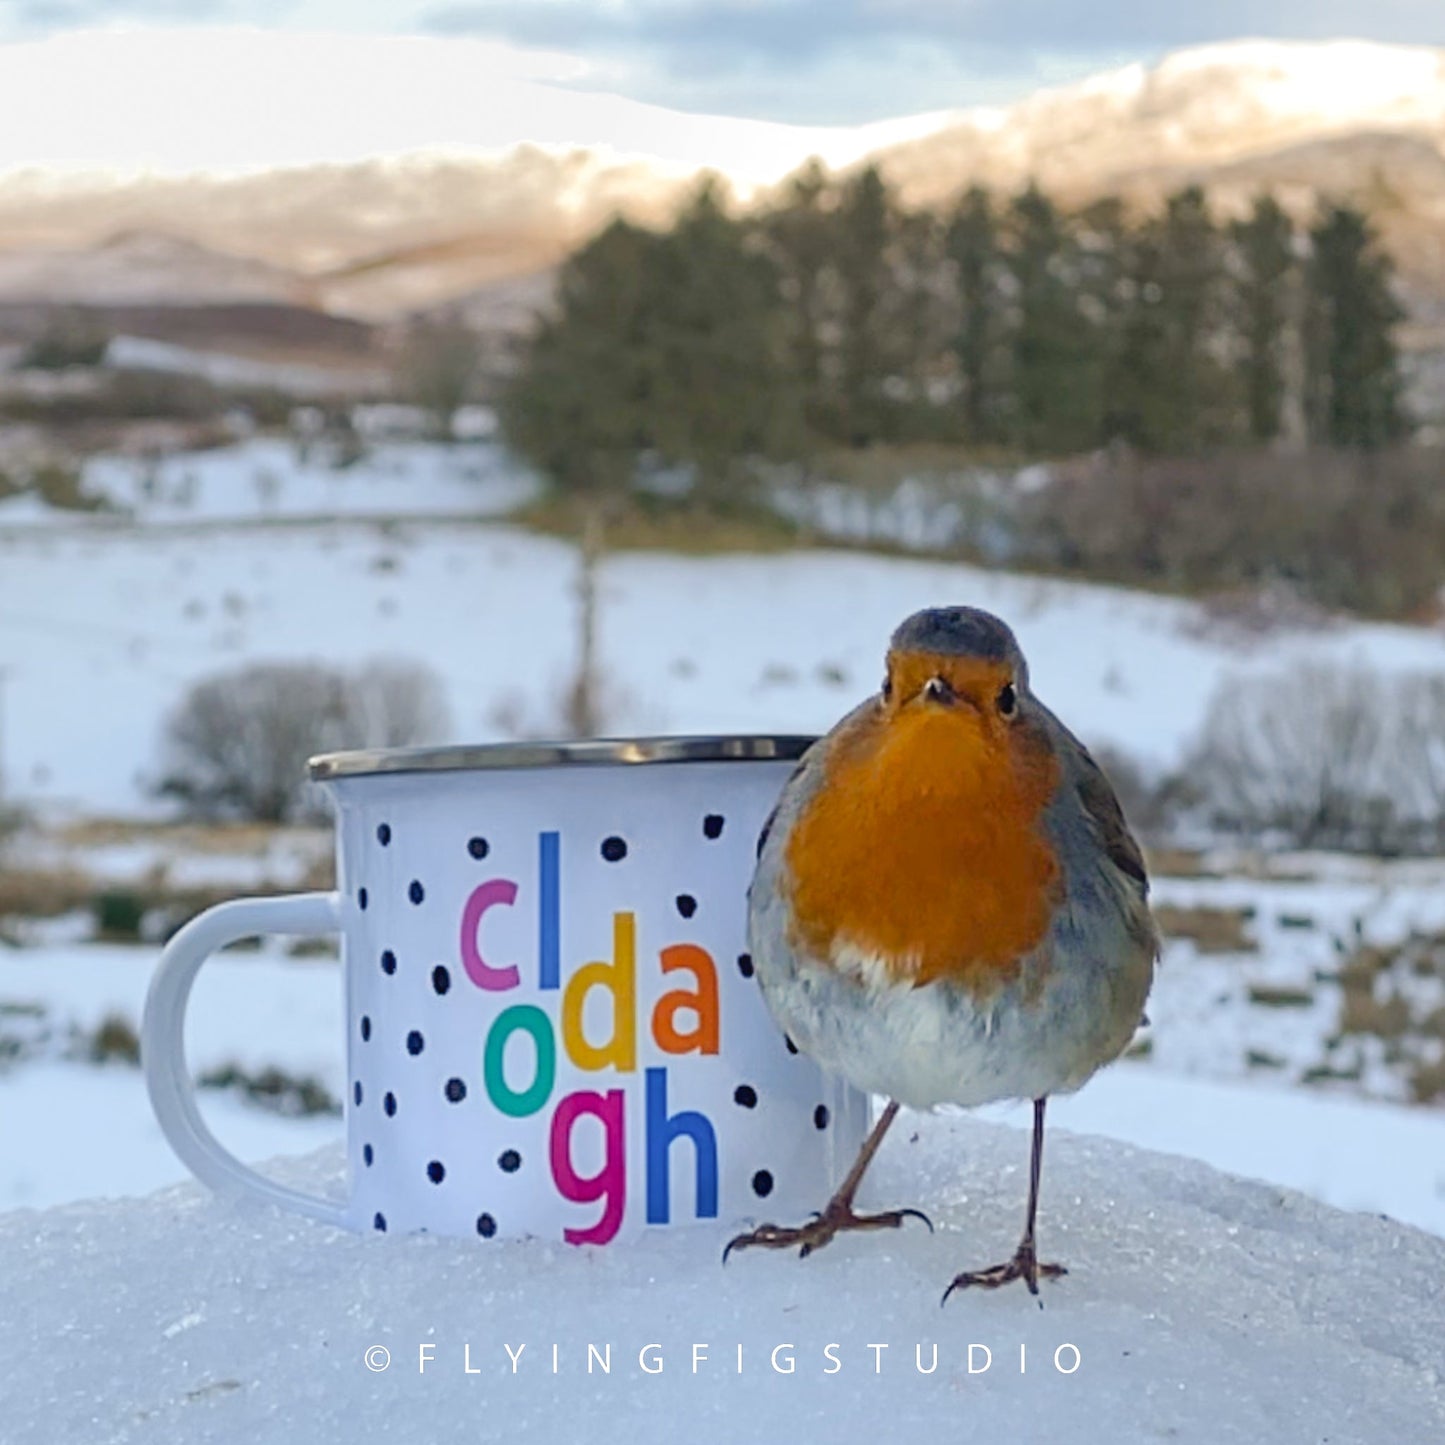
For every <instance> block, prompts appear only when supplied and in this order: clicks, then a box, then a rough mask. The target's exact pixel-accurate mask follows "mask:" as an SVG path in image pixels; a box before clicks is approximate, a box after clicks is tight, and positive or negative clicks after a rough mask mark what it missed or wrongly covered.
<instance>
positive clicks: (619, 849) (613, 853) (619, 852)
mask: <svg viewBox="0 0 1445 1445" xmlns="http://www.w3.org/2000/svg"><path fill="white" fill-rule="evenodd" d="M602 856H603V857H604V858H605V859H606V860H607V861H608V862H609V863H620V862H621V861H622V860H623V859H624V858H625V857H627V844H626V843H625V842H624V841H623V840H622V839H621V838H619V837H618V836H617V835H616V834H615V833H614V834H613V835H612V837H610V838H604V839H603V840H602Z"/></svg>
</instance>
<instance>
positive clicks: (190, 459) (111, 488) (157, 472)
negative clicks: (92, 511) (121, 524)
mask: <svg viewBox="0 0 1445 1445" xmlns="http://www.w3.org/2000/svg"><path fill="white" fill-rule="evenodd" d="M371 410H373V411H381V410H382V409H381V408H373V409H371ZM361 413H362V414H363V415H365V413H366V409H364V408H363V409H361ZM84 486H85V489H86V491H87V492H89V493H90V494H91V495H93V496H96V497H100V498H103V499H104V500H105V501H106V502H108V503H109V504H110V505H111V506H112V507H114V508H117V509H120V510H121V511H123V512H124V513H125V514H126V515H127V516H128V517H130V518H133V519H134V520H136V521H138V522H140V523H177V524H183V525H184V524H188V523H195V524H216V523H225V522H275V521H279V520H282V519H287V520H292V521H295V520H298V519H302V518H314V517H335V516H337V515H343V516H350V517H377V518H388V517H397V516H407V517H426V516H434V515H442V516H457V517H489V516H496V515H498V514H501V513H505V512H509V511H511V510H512V509H513V508H515V507H518V506H520V505H521V504H522V503H523V502H525V501H527V500H529V499H530V498H531V497H533V496H534V495H535V494H536V490H537V483H536V479H535V478H534V477H533V476H532V475H531V474H530V473H528V472H527V471H526V469H525V468H523V467H520V466H518V464H517V463H516V462H515V461H514V460H513V459H512V458H511V457H509V456H508V455H507V454H506V453H505V452H503V451H502V450H501V448H500V447H498V446H496V445H493V444H490V443H484V444H480V445H471V446H467V447H456V446H446V445H442V444H437V443H430V442H418V441H410V442H390V443H387V442H382V443H380V444H377V445H373V446H371V447H368V448H367V449H366V451H365V452H364V453H363V454H362V456H361V457H360V458H359V459H358V460H357V461H355V462H353V463H352V464H350V465H349V466H344V467H338V466H336V465H335V464H334V456H333V452H332V449H331V448H330V446H329V445H328V444H327V442H326V440H325V439H324V438H322V437H319V436H318V437H315V438H313V439H312V440H311V442H310V444H309V445H308V444H307V443H306V442H305V441H304V440H302V439H300V438H297V439H286V438H279V437H268V436H259V437H254V438H252V439H251V440H249V441H246V442H241V443H238V444H237V445H235V446H230V447H219V448H216V449H215V450H212V451H200V452H178V453H174V454H172V455H169V456H166V457H163V458H160V459H157V460H155V461H148V460H146V459H137V458H133V457H122V456H99V457H95V458H93V459H91V460H90V461H89V462H88V463H87V465H86V468H85V474H84ZM6 520H7V514H6V513H5V512H3V511H0V527H3V525H4V523H5V521H6ZM75 520H76V519H75V515H74V514H73V513H72V514H65V513H58V514H57V513H51V514H50V516H49V521H50V523H51V524H52V525H58V526H61V527H62V528H64V527H73V526H74V523H75Z"/></svg>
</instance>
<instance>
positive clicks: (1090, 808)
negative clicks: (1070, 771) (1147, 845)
mask: <svg viewBox="0 0 1445 1445" xmlns="http://www.w3.org/2000/svg"><path fill="white" fill-rule="evenodd" d="M1071 736H1072V735H1071ZM1073 742H1074V746H1075V748H1076V749H1077V752H1076V754H1075V761H1076V763H1077V771H1076V773H1075V786H1076V787H1077V789H1078V793H1079V801H1080V802H1081V803H1082V804H1083V805H1084V811H1085V812H1086V813H1087V814H1088V815H1089V817H1090V818H1091V819H1092V820H1093V823H1094V830H1095V832H1096V833H1097V834H1098V838H1099V841H1100V843H1102V844H1103V846H1104V852H1105V853H1106V854H1107V855H1108V858H1109V861H1110V862H1111V863H1112V864H1113V865H1114V866H1115V867H1116V868H1117V869H1118V870H1119V871H1120V872H1121V873H1125V874H1127V875H1128V876H1129V877H1130V878H1132V879H1134V881H1135V882H1136V883H1138V885H1139V887H1140V890H1141V891H1142V892H1143V893H1144V894H1145V895H1147V894H1148V892H1149V875H1148V874H1147V873H1146V872H1145V871H1144V855H1143V853H1142V852H1141V851H1140V848H1139V843H1138V840H1137V839H1136V838H1135V837H1134V835H1133V834H1132V833H1131V832H1130V831H1129V824H1128V823H1127V822H1126V821H1125V818H1124V810H1123V808H1121V807H1120V806H1119V798H1118V795H1117V794H1116V793H1115V792H1114V787H1113V784H1111V783H1110V782H1109V780H1108V778H1107V777H1105V776H1104V770H1103V769H1102V768H1101V767H1100V766H1099V765H1098V763H1096V762H1095V761H1094V759H1093V757H1092V755H1091V754H1090V752H1089V750H1088V748H1086V747H1085V746H1084V745H1083V743H1081V742H1079V741H1078V739H1077V738H1074V739H1073Z"/></svg>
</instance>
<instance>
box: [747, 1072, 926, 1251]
mask: <svg viewBox="0 0 1445 1445" xmlns="http://www.w3.org/2000/svg"><path fill="white" fill-rule="evenodd" d="M897 1113H898V1101H897V1099H892V1100H890V1101H889V1104H888V1107H887V1108H886V1109H884V1111H883V1112H882V1114H880V1115H879V1117H878V1122H877V1123H876V1124H875V1125H874V1126H873V1131H872V1133H870V1134H869V1135H868V1137H867V1139H865V1140H864V1141H863V1147H862V1148H861V1149H860V1150H859V1151H858V1157H857V1158H856V1159H855V1160H854V1161H853V1167H852V1168H851V1169H850V1170H849V1171H848V1177H847V1178H846V1179H844V1181H843V1182H842V1184H840V1185H839V1186H838V1191H837V1193H836V1194H834V1195H833V1197H832V1198H831V1199H830V1200H829V1201H828V1203H827V1204H826V1205H825V1206H824V1208H823V1212H822V1213H821V1214H815V1215H814V1216H813V1218H812V1219H810V1220H809V1221H808V1223H807V1224H800V1225H797V1226H795V1227H793V1228H786V1229H785V1228H783V1227H781V1226H779V1225H776V1224H760V1225H758V1227H757V1228H756V1229H755V1230H753V1231H752V1233H750V1234H739V1235H738V1236H737V1237H736V1238H734V1239H730V1240H729V1241H728V1245H727V1248H726V1249H724V1250H723V1263H724V1264H726V1263H727V1257H728V1255H729V1254H731V1253H732V1252H733V1250H735V1249H747V1248H748V1247H749V1246H750V1245H754V1244H760V1245H763V1246H765V1247H766V1248H768V1249H787V1248H789V1247H790V1246H792V1245H794V1244H796V1245H797V1246H798V1257H799V1258H800V1259H806V1258H807V1257H808V1256H809V1255H810V1254H812V1252H813V1251H814V1250H815V1249H822V1247H823V1246H824V1245H825V1244H827V1243H828V1241H829V1240H830V1239H832V1237H833V1236H834V1235H835V1234H838V1233H839V1232H840V1231H842V1230H845V1229H897V1228H898V1226H899V1225H900V1224H902V1223H903V1221H904V1220H905V1219H906V1218H908V1217H909V1216H910V1215H911V1216H912V1217H913V1218H914V1219H921V1220H922V1221H923V1222H924V1223H925V1224H926V1225H928V1228H929V1231H930V1233H931V1232H932V1230H933V1224H932V1221H931V1220H930V1219H929V1218H928V1216H927V1215H926V1214H924V1213H923V1212H922V1210H918V1209H890V1210H888V1211H886V1212H885V1213H882V1214H854V1212H853V1196H854V1195H855V1194H856V1193H857V1192H858V1186H859V1184H861V1183H862V1182H863V1175H864V1174H865V1173H866V1171H867V1169H868V1166H869V1164H871V1163H872V1162H873V1156H874V1155H875V1154H876V1153H877V1152H878V1146H879V1145H880V1144H881V1143H882V1142H883V1136H884V1135H885V1134H886V1133H887V1132H888V1126H889V1125H890V1124H891V1123H892V1122H893V1119H894V1116H895V1115H896V1114H897Z"/></svg>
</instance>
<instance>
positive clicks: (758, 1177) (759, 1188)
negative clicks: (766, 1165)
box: [753, 1169, 773, 1199]
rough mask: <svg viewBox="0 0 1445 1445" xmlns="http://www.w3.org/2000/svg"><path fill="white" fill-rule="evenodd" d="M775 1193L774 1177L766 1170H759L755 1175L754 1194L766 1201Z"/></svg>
mask: <svg viewBox="0 0 1445 1445" xmlns="http://www.w3.org/2000/svg"><path fill="white" fill-rule="evenodd" d="M772 1192H773V1176H772V1174H771V1173H770V1172H769V1171H768V1170H766V1169H759V1170H758V1172H757V1173H756V1174H754V1175H753V1193H754V1194H756V1195H757V1196H758V1198H759V1199H766V1198H767V1197H768V1195H770V1194H771V1193H772Z"/></svg>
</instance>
